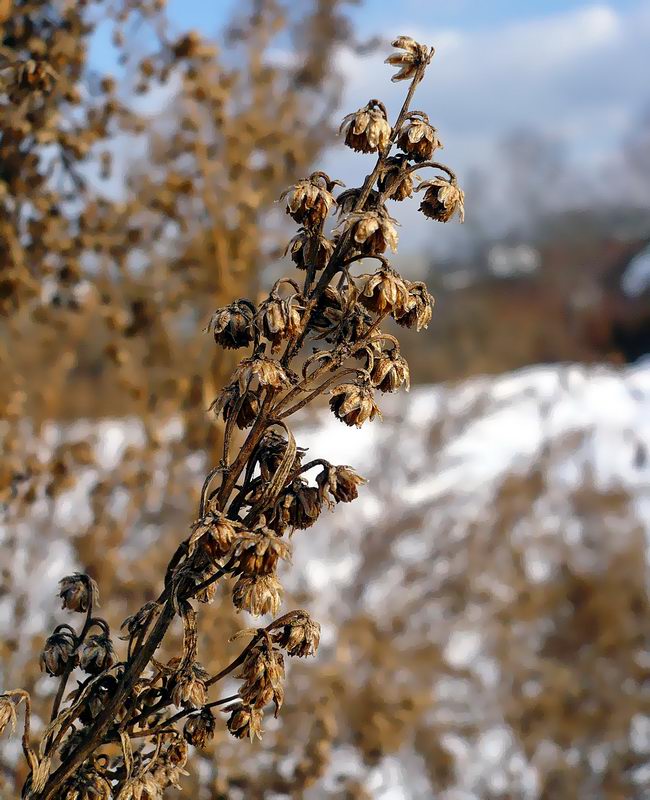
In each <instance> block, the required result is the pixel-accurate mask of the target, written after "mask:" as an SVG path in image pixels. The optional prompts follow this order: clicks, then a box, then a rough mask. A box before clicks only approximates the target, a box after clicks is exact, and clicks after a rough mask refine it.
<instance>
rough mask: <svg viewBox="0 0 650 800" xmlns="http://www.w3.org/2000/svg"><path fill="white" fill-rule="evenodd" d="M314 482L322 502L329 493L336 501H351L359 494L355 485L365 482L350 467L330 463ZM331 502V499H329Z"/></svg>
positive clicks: (326, 498)
mask: <svg viewBox="0 0 650 800" xmlns="http://www.w3.org/2000/svg"><path fill="white" fill-rule="evenodd" d="M316 483H317V484H318V490H319V492H320V495H321V499H322V500H323V502H325V501H326V500H328V495H330V496H331V497H332V498H333V499H334V501H335V502H337V503H351V502H352V501H353V500H356V499H357V497H358V496H359V492H358V489H357V487H358V486H362V485H363V484H364V483H366V480H365V478H362V477H361V476H360V475H358V474H357V473H356V472H355V471H354V470H353V469H352V467H348V466H345V465H344V464H342V465H339V466H338V467H335V466H332V465H331V464H330V465H329V466H328V467H326V468H325V469H324V470H323V471H322V472H320V473H319V474H318V475H317V476H316ZM330 502H331V501H330Z"/></svg>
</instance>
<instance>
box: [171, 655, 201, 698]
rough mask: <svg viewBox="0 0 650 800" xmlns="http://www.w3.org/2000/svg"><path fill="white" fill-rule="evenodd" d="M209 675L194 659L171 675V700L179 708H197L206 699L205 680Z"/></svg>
mask: <svg viewBox="0 0 650 800" xmlns="http://www.w3.org/2000/svg"><path fill="white" fill-rule="evenodd" d="M209 677H210V675H209V673H208V672H206V670H204V669H203V667H202V666H201V665H200V664H199V663H198V661H194V662H193V663H192V664H190V665H189V666H188V667H184V668H183V669H181V671H180V672H177V673H175V674H174V675H173V677H172V680H171V688H172V702H173V703H174V705H175V706H178V707H179V708H181V707H183V708H199V707H201V706H204V705H205V702H206V699H207V692H208V690H207V686H206V681H207V680H208V678H209Z"/></svg>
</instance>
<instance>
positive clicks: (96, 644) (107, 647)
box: [79, 633, 115, 675]
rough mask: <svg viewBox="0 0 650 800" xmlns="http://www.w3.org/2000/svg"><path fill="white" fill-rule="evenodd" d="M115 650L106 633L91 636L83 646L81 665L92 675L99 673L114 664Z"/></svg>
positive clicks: (80, 657)
mask: <svg viewBox="0 0 650 800" xmlns="http://www.w3.org/2000/svg"><path fill="white" fill-rule="evenodd" d="M114 661H115V652H114V650H113V645H112V644H111V640H110V638H109V637H108V635H107V634H106V633H97V634H93V635H92V636H89V637H88V638H87V639H86V640H85V642H84V643H83V645H82V647H81V653H80V654H79V666H80V667H81V669H82V670H84V672H88V673H89V674H90V675H99V674H100V673H101V672H103V671H104V670H105V669H108V668H109V667H110V666H112V665H113V663H114Z"/></svg>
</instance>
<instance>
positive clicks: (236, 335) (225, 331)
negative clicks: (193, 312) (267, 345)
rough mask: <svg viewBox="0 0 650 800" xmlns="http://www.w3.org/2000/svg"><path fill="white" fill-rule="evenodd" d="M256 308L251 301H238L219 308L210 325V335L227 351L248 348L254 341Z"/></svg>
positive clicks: (208, 328)
mask: <svg viewBox="0 0 650 800" xmlns="http://www.w3.org/2000/svg"><path fill="white" fill-rule="evenodd" d="M254 314H255V306H254V305H253V304H252V303H251V302H250V301H249V300H238V301H237V302H236V303H231V304H230V305H229V306H225V307H223V308H218V309H217V310H216V311H215V312H214V314H213V315H212V317H211V319H210V322H209V323H208V327H207V330H208V333H209V332H210V331H212V332H213V334H214V340H215V342H216V343H217V344H218V345H220V346H221V347H223V348H225V349H226V350H235V349H236V348H239V347H247V346H248V345H249V344H250V343H251V342H252V341H253V335H254V332H253V315H254Z"/></svg>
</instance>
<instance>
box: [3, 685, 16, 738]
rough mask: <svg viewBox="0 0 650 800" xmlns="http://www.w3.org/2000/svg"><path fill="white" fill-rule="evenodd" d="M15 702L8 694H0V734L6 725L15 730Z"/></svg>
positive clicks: (12, 730)
mask: <svg viewBox="0 0 650 800" xmlns="http://www.w3.org/2000/svg"><path fill="white" fill-rule="evenodd" d="M16 721H17V718H16V704H15V702H14V701H13V699H12V698H11V697H10V696H9V695H8V694H0V735H2V733H3V732H4V729H5V728H6V727H7V725H9V726H11V732H12V733H13V732H14V731H15V730H16Z"/></svg>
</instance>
